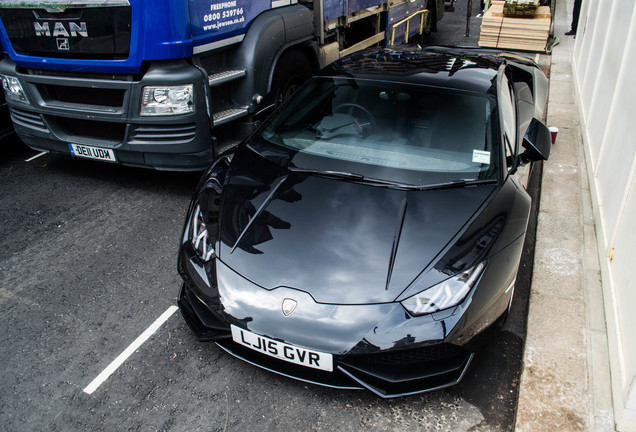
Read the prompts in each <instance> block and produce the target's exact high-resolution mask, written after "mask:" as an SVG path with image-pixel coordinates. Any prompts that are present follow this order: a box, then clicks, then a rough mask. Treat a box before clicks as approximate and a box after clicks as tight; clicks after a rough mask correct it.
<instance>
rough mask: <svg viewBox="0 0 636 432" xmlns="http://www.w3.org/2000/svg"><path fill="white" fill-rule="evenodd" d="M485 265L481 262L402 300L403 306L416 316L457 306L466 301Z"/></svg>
mask: <svg viewBox="0 0 636 432" xmlns="http://www.w3.org/2000/svg"><path fill="white" fill-rule="evenodd" d="M485 267H486V264H485V263H483V262H482V263H479V264H477V265H476V266H474V267H472V268H470V269H468V270H466V271H464V272H462V273H459V274H457V275H455V276H453V277H451V278H449V279H446V280H445V281H443V282H440V283H438V284H437V285H433V286H432V287H430V288H427V289H425V290H424V291H421V292H419V293H417V294H415V295H413V296H411V297H409V298H407V299H406V300H402V301H401V303H402V306H404V308H405V309H406V310H407V311H409V313H410V314H411V315H415V316H418V315H426V314H430V313H434V312H438V311H441V310H444V309H448V308H450V307H453V306H457V305H458V304H460V303H461V302H462V301H464V299H465V298H466V296H467V295H468V293H469V292H470V290H471V289H472V288H473V286H475V283H476V282H477V280H478V279H479V276H481V274H482V273H483V271H484V268H485Z"/></svg>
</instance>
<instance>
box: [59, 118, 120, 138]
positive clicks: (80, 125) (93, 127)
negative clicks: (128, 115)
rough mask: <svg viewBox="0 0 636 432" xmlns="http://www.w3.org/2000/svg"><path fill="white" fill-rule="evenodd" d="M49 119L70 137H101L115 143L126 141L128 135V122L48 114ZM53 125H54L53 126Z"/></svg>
mask: <svg viewBox="0 0 636 432" xmlns="http://www.w3.org/2000/svg"><path fill="white" fill-rule="evenodd" d="M47 120H49V121H53V122H54V123H55V125H56V126H57V127H59V128H61V129H62V130H63V131H64V133H65V134H66V135H67V137H68V138H69V139H71V140H72V139H73V138H75V139H81V138H87V139H91V140H94V139H99V140H103V141H108V142H111V143H113V144H118V143H122V142H124V138H125V136H126V124H125V123H115V122H102V121H96V120H86V119H74V118H65V117H53V116H50V117H49V116H47ZM51 127H53V126H51Z"/></svg>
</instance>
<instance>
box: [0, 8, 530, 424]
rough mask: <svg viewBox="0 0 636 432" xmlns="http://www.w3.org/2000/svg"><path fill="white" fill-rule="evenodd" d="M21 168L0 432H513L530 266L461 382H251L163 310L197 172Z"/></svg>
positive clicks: (9, 172)
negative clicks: (382, 393) (391, 392)
mask: <svg viewBox="0 0 636 432" xmlns="http://www.w3.org/2000/svg"><path fill="white" fill-rule="evenodd" d="M475 3H477V2H475ZM458 9H459V8H458ZM455 13H456V14H458V15H459V14H461V16H459V17H458V15H456V16H455V20H456V21H457V22H459V24H458V26H459V28H461V25H464V26H465V21H462V20H465V9H464V12H461V11H460V12H455ZM447 21H448V22H450V21H451V19H450V17H449V19H448V20H447ZM477 28H478V27H477ZM443 31H444V27H443V26H442V23H440V33H441V32H443ZM462 31H463V29H462ZM461 35H462V36H463V33H461ZM432 42H435V41H434V40H432ZM442 43H449V42H448V41H442ZM33 156H37V153H36V152H34V151H32V150H30V149H28V148H27V147H25V146H24V145H22V144H21V143H20V142H19V140H18V139H17V138H16V137H12V138H10V139H8V140H5V141H3V142H2V143H1V144H0V308H1V310H2V319H1V320H0V364H1V365H2V368H1V369H0V370H1V371H0V379H1V381H2V383H1V386H0V429H1V430H4V431H40V430H41V431H84V430H92V431H120V430H121V431H124V430H140V431H163V430H169V431H198V430H200V431H257V430H267V431H269V430H272V431H278V430H280V431H335V430H338V431H357V430H362V429H365V430H370V431H414V430H422V431H429V430H431V431H433V430H435V431H437V430H449V431H451V430H452V431H490V430H494V431H499V430H511V429H512V428H513V425H514V413H515V405H516V398H517V384H518V379H519V369H520V362H521V350H522V346H523V335H524V333H525V330H524V329H525V311H526V309H525V308H526V307H527V304H526V302H527V295H528V290H529V280H530V275H531V268H530V267H529V265H530V262H531V261H530V259H529V257H531V255H530V254H526V255H524V262H523V263H522V269H521V273H520V275H519V278H518V283H517V288H516V295H515V302H514V304H513V311H512V314H511V317H510V319H509V320H508V321H507V323H506V324H505V326H504V328H503V329H502V330H493V331H492V332H491V334H490V336H491V338H490V341H489V342H488V343H487V344H486V345H485V346H484V348H483V349H482V350H481V351H480V352H478V353H477V355H476V357H475V360H474V362H473V364H472V366H471V368H470V369H469V371H468V374H467V376H466V377H465V379H464V381H463V382H462V383H460V384H459V385H457V386H455V387H453V388H450V389H446V390H441V391H437V392H432V393H427V394H424V395H418V396H412V397H406V398H401V399H393V400H382V399H379V398H377V397H376V396H374V395H372V394H370V393H368V392H363V391H341V390H332V389H327V388H322V387H318V386H313V385H308V384H303V383H300V382H296V381H292V380H290V379H286V378H283V377H279V376H277V375H273V374H271V373H268V372H265V371H261V370H259V369H257V368H255V367H253V366H250V365H248V364H245V363H243V362H241V361H239V360H236V359H234V358H231V357H230V356H228V355H227V354H225V353H224V352H222V351H221V350H220V349H219V348H217V347H216V346H215V345H213V344H209V343H208V344H201V343H199V342H198V341H197V340H196V339H195V338H194V337H193V336H192V334H191V333H190V331H189V329H188V327H187V326H186V324H185V323H184V321H183V319H182V318H181V316H180V314H179V313H178V312H176V313H175V312H174V311H175V308H174V305H175V303H176V301H175V299H176V295H177V292H178V288H179V284H180V282H179V281H180V279H179V277H178V275H177V273H176V254H177V245H178V242H179V237H180V235H181V229H182V225H183V220H184V217H185V211H186V207H187V204H188V201H189V199H190V194H191V193H192V190H193V188H194V186H195V185H196V182H197V180H198V174H182V173H163V172H156V171H151V170H144V169H134V168H126V167H120V166H116V165H110V164H107V163H100V162H91V161H87V160H83V159H77V158H73V157H70V156H60V155H51V154H44V155H41V156H39V157H36V158H35V159H32V160H29V159H30V158H32V157H33ZM27 160H29V161H27ZM530 237H532V236H530ZM160 317H163V321H159V322H157V320H158V319H159V318H160ZM153 324H154V327H153ZM147 329H150V330H147ZM153 331H154V333H153ZM144 333H146V334H145V335H144ZM140 336H146V337H142V338H141V339H138V338H140ZM135 341H136V342H137V344H136V345H131V344H133V343H134V342H135ZM116 360H118V363H117V364H116V365H111V364H112V363H113V362H114V361H116ZM109 366H110V367H109ZM104 371H107V372H104ZM108 372H112V373H111V374H110V375H108Z"/></svg>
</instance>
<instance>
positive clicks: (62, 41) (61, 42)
mask: <svg viewBox="0 0 636 432" xmlns="http://www.w3.org/2000/svg"><path fill="white" fill-rule="evenodd" d="M55 41H56V42H57V49H58V50H59V51H68V50H70V49H71V47H70V46H69V44H68V39H66V38H58V39H55Z"/></svg>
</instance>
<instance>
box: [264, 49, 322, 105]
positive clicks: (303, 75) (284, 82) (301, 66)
mask: <svg viewBox="0 0 636 432" xmlns="http://www.w3.org/2000/svg"><path fill="white" fill-rule="evenodd" d="M313 72H314V70H313V68H312V67H311V63H310V62H309V59H308V58H307V57H306V56H305V55H304V54H303V53H301V52H300V51H297V50H291V51H288V52H286V53H285V54H283V55H282V56H281V57H280V59H279V60H278V63H277V64H276V69H275V70H274V78H273V80H272V90H274V91H275V90H278V91H279V92H280V95H281V96H282V98H283V100H285V99H287V98H288V97H289V96H291V95H292V94H293V93H294V92H295V91H296V90H298V87H300V85H301V84H302V83H304V82H305V81H307V79H309V77H310V76H311V75H312V74H313Z"/></svg>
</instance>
